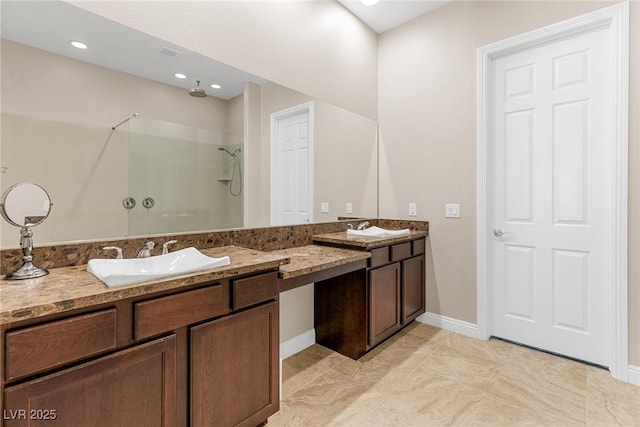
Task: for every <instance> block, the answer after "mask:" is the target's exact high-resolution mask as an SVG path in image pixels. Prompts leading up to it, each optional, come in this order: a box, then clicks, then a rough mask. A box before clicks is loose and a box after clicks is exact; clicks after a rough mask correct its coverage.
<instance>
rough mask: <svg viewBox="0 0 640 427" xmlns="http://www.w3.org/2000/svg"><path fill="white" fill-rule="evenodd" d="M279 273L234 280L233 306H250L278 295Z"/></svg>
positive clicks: (235, 307) (233, 307)
mask: <svg viewBox="0 0 640 427" xmlns="http://www.w3.org/2000/svg"><path fill="white" fill-rule="evenodd" d="M277 278H278V273H277V272H275V271H274V272H272V273H266V274H260V275H258V276H253V277H247V278H246V279H240V280H234V281H233V282H232V285H231V286H232V294H231V295H232V296H231V308H232V309H233V310H237V309H239V308H244V307H248V306H250V305H254V304H258V303H260V302H263V301H268V300H270V299H274V298H275V297H277V296H278V282H277Z"/></svg>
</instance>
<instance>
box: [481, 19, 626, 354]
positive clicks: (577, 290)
mask: <svg viewBox="0 0 640 427" xmlns="http://www.w3.org/2000/svg"><path fill="white" fill-rule="evenodd" d="M608 34H609V33H608V31H607V30H606V29H603V30H591V31H589V32H586V33H581V34H578V35H573V36H571V37H568V38H564V39H561V40H559V41H554V42H550V43H547V44H544V45H541V46H537V47H533V48H528V49H526V50H524V51H520V52H517V53H513V54H510V55H508V56H503V57H501V58H498V59H495V60H494V66H493V75H492V79H493V81H492V93H491V96H492V101H493V107H492V108H493V110H492V120H493V126H492V141H493V144H494V147H493V150H492V152H493V156H494V157H493V159H492V163H493V165H494V166H495V169H494V172H493V178H492V190H491V191H492V194H493V200H492V209H491V210H492V214H491V220H492V221H491V222H492V224H493V227H494V228H493V230H492V236H491V239H492V242H491V250H492V257H491V258H492V260H493V261H492V265H491V276H492V278H493V280H492V284H491V286H492V290H491V300H490V303H491V313H492V318H491V322H492V324H491V331H492V334H493V335H495V336H498V337H502V338H506V339H509V340H513V341H516V342H521V343H524V344H527V345H531V346H534V347H538V348H542V349H545V350H549V351H553V352H556V353H560V354H564V355H567V356H571V357H575V358H578V359H582V360H586V361H589V362H592V363H597V364H600V365H604V366H608V364H609V348H608V343H609V342H610V341H609V327H610V325H609V319H610V313H609V309H610V302H609V300H608V298H609V292H608V289H607V288H608V287H610V286H611V283H610V277H611V273H610V271H608V268H610V267H609V266H610V264H611V261H610V259H611V258H610V257H611V250H612V248H611V241H610V240H611V239H608V236H607V232H606V230H610V229H611V226H610V223H609V221H610V220H611V219H610V218H609V217H608V215H609V210H608V207H609V206H610V203H611V195H610V192H611V190H610V189H611V188H612V186H611V182H612V181H611V180H612V179H613V178H612V166H611V165H612V158H611V150H610V149H609V146H610V145H611V141H608V140H607V135H608V134H609V132H608V129H609V126H611V117H612V115H611V110H612V108H611V105H609V104H608V102H609V97H608V96H607V94H608V93H610V91H611V88H610V87H609V86H608V85H609V84H610V83H609V82H610V73H611V72H610V68H609V65H608V64H610V57H609V52H608V51H607V37H608Z"/></svg>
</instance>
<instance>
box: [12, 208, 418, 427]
mask: <svg viewBox="0 0 640 427" xmlns="http://www.w3.org/2000/svg"><path fill="white" fill-rule="evenodd" d="M371 221H372V222H377V220H371ZM380 221H383V220H380ZM387 221H389V220H387ZM412 225H414V224H413V223H408V222H399V223H395V222H393V223H391V224H390V225H386V226H387V227H389V228H402V227H407V226H412ZM415 225H416V226H417V227H423V229H422V230H413V231H411V232H410V234H408V235H406V236H398V237H391V238H372V237H353V236H347V233H346V231H345V228H346V223H345V222H340V221H339V222H335V223H326V224H312V225H300V226H294V227H268V228H262V229H247V230H234V231H221V232H214V233H210V234H188V235H180V236H163V238H164V239H178V241H179V242H180V246H183V247H184V246H194V247H198V248H200V251H201V252H202V253H203V254H204V255H207V256H210V257H223V256H229V257H230V260H231V264H230V265H227V266H222V267H217V268H212V269H207V270H204V271H201V272H198V273H191V274H185V275H181V276H175V277H171V278H163V279H158V280H150V281H146V282H142V283H136V284H131V285H125V286H118V287H111V288H110V287H107V286H105V285H104V284H103V283H102V282H100V281H99V280H98V279H97V278H96V277H95V276H93V275H92V274H90V273H89V272H87V264H86V263H87V261H88V259H91V257H96V255H98V254H101V253H102V249H101V248H102V247H103V246H105V245H118V246H123V248H124V253H125V256H126V257H131V256H132V254H134V255H135V249H136V248H139V247H140V245H142V244H143V243H144V242H145V240H146V239H137V240H136V239H124V240H121V241H105V242H88V243H83V242H80V243H77V244H70V245H68V246H44V247H39V248H36V249H35V252H36V255H37V257H38V259H39V260H42V262H43V264H44V265H45V267H47V268H48V269H49V274H48V275H47V276H44V277H40V278H36V279H30V280H20V281H10V280H0V302H1V304H0V334H1V335H0V337H1V339H0V356H1V359H2V360H0V386H1V392H2V405H3V406H2V408H1V412H2V423H3V425H6V426H30V425H41V424H42V425H45V423H46V425H50V426H65V427H66V426H75V425H78V426H85V425H114V426H135V427H138V426H159V425H160V426H187V425H191V426H197V427H200V426H234V425H239V426H249V427H254V426H257V425H260V424H262V423H264V422H265V421H266V420H267V418H268V417H269V416H270V415H272V414H274V413H275V412H277V411H278V409H279V400H278V399H279V357H280V355H279V347H280V340H279V293H280V292H284V291H287V290H290V289H294V288H296V287H299V286H305V285H308V284H311V283H315V328H316V337H317V342H318V343H319V344H322V345H324V346H326V347H329V348H332V349H334V350H336V351H338V352H341V353H343V354H345V355H347V356H350V357H352V358H354V359H357V358H358V357H360V356H361V355H362V354H364V353H366V352H367V351H369V350H370V349H372V348H373V347H375V346H376V345H377V344H379V343H381V342H382V341H383V340H384V339H386V338H388V337H389V336H391V335H392V334H393V333H395V332H397V331H398V330H400V329H401V328H402V327H404V326H405V325H407V324H408V323H409V322H410V321H412V320H413V319H415V317H417V316H418V315H419V314H421V313H422V312H424V284H425V283H424V252H425V238H426V236H427V234H428V223H425V222H422V223H416V224H415ZM220 243H222V244H220ZM312 243H313V244H312ZM225 244H226V246H225ZM233 245H243V246H247V247H251V248H255V249H247V248H245V247H240V246H233ZM211 246H218V247H211ZM283 247H284V249H282V248H283ZM207 248H208V249H207ZM0 254H1V255H2V259H1V260H0V261H1V262H2V266H3V271H6V270H4V269H6V268H7V267H6V266H7V265H10V266H12V265H15V264H17V263H18V262H19V258H20V252H19V251H17V250H13V249H11V250H5V251H4V252H2V251H0ZM45 261H47V262H49V263H51V262H52V261H53V265H51V264H47V263H45ZM60 264H62V265H60ZM7 270H9V269H7Z"/></svg>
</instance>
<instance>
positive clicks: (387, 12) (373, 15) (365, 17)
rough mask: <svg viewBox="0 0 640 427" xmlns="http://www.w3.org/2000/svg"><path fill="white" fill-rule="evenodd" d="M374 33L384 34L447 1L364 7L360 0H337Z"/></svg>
mask: <svg viewBox="0 0 640 427" xmlns="http://www.w3.org/2000/svg"><path fill="white" fill-rule="evenodd" d="M338 1H339V2H340V3H341V4H342V5H343V6H344V7H346V8H347V9H349V10H350V11H351V13H353V14H354V15H355V16H357V17H358V18H360V20H361V21H362V22H364V23H365V24H367V25H368V26H369V27H370V28H371V29H372V30H374V31H375V32H376V33H378V34H380V33H384V32H385V31H388V30H390V29H392V28H394V27H397V26H398V25H400V24H404V23H405V22H408V21H410V20H412V19H415V18H417V17H418V16H421V15H424V14H425V13H427V12H431V11H432V10H434V9H436V8H438V7H440V6H442V5H444V4H446V3H447V2H448V1H449V0H440V1H438V0H413V1H405V0H379V2H378V3H376V4H375V5H373V6H365V5H363V4H362V3H361V2H360V0H338Z"/></svg>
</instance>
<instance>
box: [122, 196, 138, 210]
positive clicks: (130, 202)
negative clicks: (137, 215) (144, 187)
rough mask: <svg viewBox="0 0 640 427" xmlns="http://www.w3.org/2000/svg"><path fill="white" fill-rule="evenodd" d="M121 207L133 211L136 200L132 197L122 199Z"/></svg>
mask: <svg viewBox="0 0 640 427" xmlns="http://www.w3.org/2000/svg"><path fill="white" fill-rule="evenodd" d="M122 206H124V208H125V209H133V208H135V207H136V199H134V198H133V197H125V198H124V199H122Z"/></svg>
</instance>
